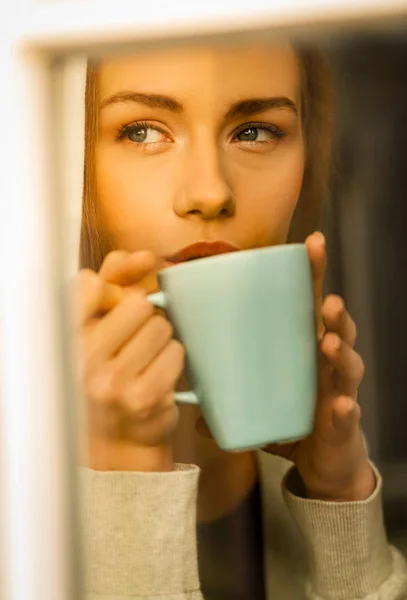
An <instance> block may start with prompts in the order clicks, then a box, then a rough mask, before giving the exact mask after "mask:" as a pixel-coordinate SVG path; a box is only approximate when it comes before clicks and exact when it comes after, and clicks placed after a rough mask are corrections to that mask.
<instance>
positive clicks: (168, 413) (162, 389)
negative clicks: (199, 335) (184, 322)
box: [74, 252, 184, 471]
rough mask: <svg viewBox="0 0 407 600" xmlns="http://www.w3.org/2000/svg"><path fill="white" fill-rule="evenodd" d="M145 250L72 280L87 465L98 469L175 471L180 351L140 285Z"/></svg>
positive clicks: (111, 258) (148, 258)
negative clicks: (84, 403)
mask: <svg viewBox="0 0 407 600" xmlns="http://www.w3.org/2000/svg"><path fill="white" fill-rule="evenodd" d="M155 270H156V264H155V259H154V256H153V254H152V253H150V252H138V253H133V254H129V253H127V252H112V253H110V254H109V255H108V256H107V257H106V259H105V261H104V263H103V265H102V267H101V269H100V271H99V273H95V272H94V271H91V270H88V269H84V270H82V271H80V272H79V273H78V275H77V276H76V278H75V282H74V315H75V320H74V326H75V334H76V340H77V344H76V349H77V363H78V367H79V368H78V375H79V385H80V389H81V392H82V393H83V395H84V396H85V398H86V400H87V402H88V411H89V412H88V416H87V418H88V432H89V438H88V440H89V445H88V448H87V460H86V465H87V466H89V467H91V468H94V469H99V470H137V471H168V470H172V465H173V460H172V434H173V432H174V430H175V427H176V425H177V421H178V409H177V406H176V404H175V402H174V389H175V386H176V383H177V381H178V379H179V377H180V375H181V373H182V371H183V367H184V350H183V347H182V345H181V344H180V343H179V342H178V341H176V340H174V339H173V330H172V327H171V325H170V323H169V321H168V320H167V319H166V318H165V317H164V316H162V315H160V314H157V311H155V309H154V307H153V306H152V304H151V303H150V302H149V301H148V300H147V294H146V290H145V288H144V287H143V284H144V282H145V281H146V278H147V279H148V278H149V277H150V278H151V277H154V276H155Z"/></svg>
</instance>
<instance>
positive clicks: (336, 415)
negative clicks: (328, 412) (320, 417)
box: [332, 395, 361, 436]
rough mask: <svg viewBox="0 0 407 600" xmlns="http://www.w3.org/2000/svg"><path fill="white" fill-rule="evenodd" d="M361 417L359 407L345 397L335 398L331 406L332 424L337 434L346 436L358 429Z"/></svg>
mask: <svg viewBox="0 0 407 600" xmlns="http://www.w3.org/2000/svg"><path fill="white" fill-rule="evenodd" d="M360 417H361V409H360V406H359V404H358V403H357V402H355V400H353V399H352V398H350V397H349V396H346V395H341V396H338V397H337V398H335V400H334V402H333V406H332V423H333V426H334V428H335V429H336V432H337V433H342V434H343V435H345V436H348V435H349V434H350V433H353V432H354V431H355V429H356V427H358V424H359V421H360Z"/></svg>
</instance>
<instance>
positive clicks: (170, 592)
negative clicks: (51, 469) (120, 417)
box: [80, 465, 202, 600]
mask: <svg viewBox="0 0 407 600" xmlns="http://www.w3.org/2000/svg"><path fill="white" fill-rule="evenodd" d="M198 477H199V469H198V467H195V466H190V465H176V466H175V470H174V471H172V472H170V473H141V472H102V471H92V470H90V469H85V468H84V469H81V473H80V494H81V534H82V563H83V571H84V572H83V578H82V579H83V587H84V598H85V599H86V600H131V599H132V598H137V599H138V600H141V599H143V600H162V599H163V598H166V599H168V600H202V595H201V592H200V589H199V578H198V562H197V548H196V497H197V487H198Z"/></svg>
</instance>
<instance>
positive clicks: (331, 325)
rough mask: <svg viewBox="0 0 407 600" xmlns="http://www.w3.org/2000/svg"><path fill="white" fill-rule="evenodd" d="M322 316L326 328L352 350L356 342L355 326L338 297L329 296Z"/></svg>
mask: <svg viewBox="0 0 407 600" xmlns="http://www.w3.org/2000/svg"><path fill="white" fill-rule="evenodd" d="M322 316H323V319H324V323H325V326H326V328H327V329H328V330H329V331H332V332H334V333H337V334H338V335H339V337H340V338H342V340H343V341H344V342H345V344H348V345H349V346H351V347H352V348H353V346H354V345H355V342H356V324H355V322H354V321H353V319H352V318H351V316H350V315H349V313H348V312H347V310H346V308H345V303H344V301H343V299H342V298H341V297H340V296H336V295H333V294H332V295H330V296H328V297H327V298H326V299H325V302H324V304H323V307H322Z"/></svg>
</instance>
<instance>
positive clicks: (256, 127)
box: [233, 124, 286, 144]
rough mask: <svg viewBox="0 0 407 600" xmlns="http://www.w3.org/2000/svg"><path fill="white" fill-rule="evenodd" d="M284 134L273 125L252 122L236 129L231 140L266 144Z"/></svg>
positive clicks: (280, 137)
mask: <svg viewBox="0 0 407 600" xmlns="http://www.w3.org/2000/svg"><path fill="white" fill-rule="evenodd" d="M285 135H286V134H285V133H284V132H283V131H281V129H279V128H278V127H275V126H274V125H267V124H253V125H246V126H245V127H244V128H241V129H240V130H238V131H237V132H236V133H235V135H234V137H233V141H234V142H235V143H236V142H240V143H242V142H243V143H245V142H246V143H260V144H267V143H271V142H276V141H278V140H280V139H282V138H283V137H284V136H285Z"/></svg>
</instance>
